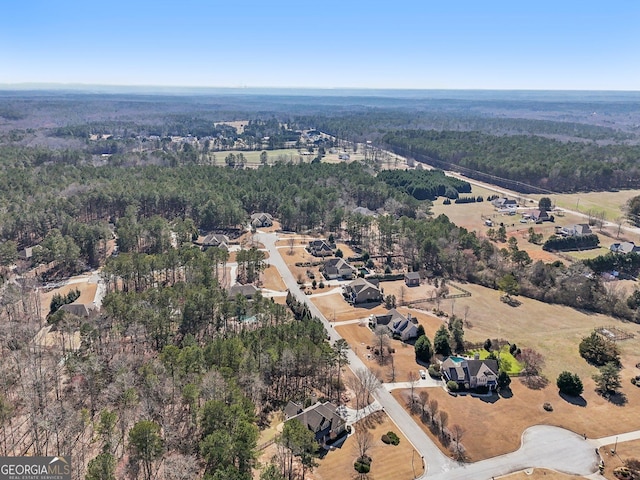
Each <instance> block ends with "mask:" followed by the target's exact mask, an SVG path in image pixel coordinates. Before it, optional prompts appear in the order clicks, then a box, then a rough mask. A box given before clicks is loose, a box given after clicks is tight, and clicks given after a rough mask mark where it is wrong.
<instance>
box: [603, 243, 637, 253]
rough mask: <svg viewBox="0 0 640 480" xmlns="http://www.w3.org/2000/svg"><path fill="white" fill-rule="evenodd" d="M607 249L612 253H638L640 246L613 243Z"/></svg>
mask: <svg viewBox="0 0 640 480" xmlns="http://www.w3.org/2000/svg"><path fill="white" fill-rule="evenodd" d="M609 249H610V250H611V251H612V252H614V253H640V246H637V245H636V244H635V243H633V242H620V243H613V244H611V247H609Z"/></svg>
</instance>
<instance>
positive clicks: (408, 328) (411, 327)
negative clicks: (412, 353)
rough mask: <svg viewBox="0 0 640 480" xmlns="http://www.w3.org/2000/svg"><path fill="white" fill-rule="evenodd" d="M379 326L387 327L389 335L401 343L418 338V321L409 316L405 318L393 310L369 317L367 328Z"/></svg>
mask: <svg viewBox="0 0 640 480" xmlns="http://www.w3.org/2000/svg"><path fill="white" fill-rule="evenodd" d="M380 325H383V326H385V327H387V328H388V329H389V333H390V334H391V335H393V336H397V337H399V338H400V340H402V341H403V342H406V341H407V340H411V339H412V338H416V337H417V336H418V320H417V319H416V318H415V317H412V316H411V314H409V315H408V316H407V317H405V316H404V315H402V314H401V313H400V312H398V311H397V310H396V309H395V308H393V309H391V310H389V311H388V312H387V313H385V314H382V315H371V318H370V319H369V326H371V327H372V328H374V329H375V327H377V326H380Z"/></svg>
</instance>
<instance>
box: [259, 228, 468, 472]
mask: <svg viewBox="0 0 640 480" xmlns="http://www.w3.org/2000/svg"><path fill="white" fill-rule="evenodd" d="M257 236H258V240H259V242H260V243H262V244H263V245H264V246H265V249H266V250H267V251H268V252H269V259H268V261H269V263H270V264H271V265H274V266H275V267H276V269H277V270H278V272H279V273H280V275H281V276H282V280H283V281H284V283H285V285H286V286H287V288H288V289H289V291H290V292H291V294H292V295H293V296H294V297H296V298H297V299H298V301H300V302H305V303H306V304H307V305H308V306H309V310H310V311H311V315H312V316H315V317H318V318H319V319H320V321H322V323H323V324H324V327H325V329H326V330H327V332H328V334H329V339H330V342H331V343H332V344H333V343H334V342H335V341H336V340H339V339H340V338H342V337H341V336H340V335H339V334H338V333H337V332H336V331H335V329H334V328H333V327H332V325H331V324H330V323H329V321H328V320H327V319H326V318H325V317H324V315H323V314H322V312H321V311H320V310H319V309H318V308H317V307H316V306H315V305H314V304H313V302H310V301H309V299H308V298H307V296H306V295H305V294H304V293H303V292H302V291H301V290H300V288H299V287H298V284H297V282H296V279H295V278H293V274H292V273H291V271H290V270H289V268H287V265H286V263H285V262H284V260H283V258H282V256H281V255H280V252H279V251H278V249H277V248H276V245H275V243H276V241H277V239H278V238H277V235H276V234H273V233H261V232H258V234H257ZM347 356H348V359H349V366H350V368H351V369H352V370H353V371H357V370H359V369H361V368H367V366H366V365H365V364H364V363H363V362H362V360H360V358H359V357H358V356H356V354H355V353H354V352H353V350H349V351H348V353H347ZM373 397H374V398H375V400H376V401H377V402H378V403H379V404H380V405H381V407H382V409H383V410H384V411H385V412H386V413H387V415H389V417H390V418H391V420H393V422H394V423H395V424H396V425H397V426H398V428H399V429H400V430H401V431H402V433H403V434H404V435H405V437H407V439H409V441H410V442H411V443H412V444H413V446H414V447H415V449H416V450H417V451H418V453H419V454H420V455H421V456H422V458H423V459H424V460H426V466H425V468H427V469H428V472H429V473H430V474H433V473H443V472H447V471H449V470H451V469H452V468H454V467H455V465H456V463H455V462H453V461H452V460H451V459H450V458H448V457H447V456H445V455H444V454H443V453H442V452H441V451H440V450H439V449H438V447H436V446H435V444H434V443H433V442H432V441H431V439H430V438H429V437H428V436H427V434H426V433H424V431H423V430H422V429H421V428H420V427H419V426H418V425H417V424H416V422H414V421H413V419H412V418H411V416H410V415H409V414H408V413H407V412H406V411H405V409H404V408H403V407H402V406H401V405H400V404H399V403H398V402H397V400H396V399H395V398H394V397H393V396H392V395H391V394H390V393H389V392H388V391H387V390H385V389H384V388H379V389H378V390H376V392H375V393H374V395H373Z"/></svg>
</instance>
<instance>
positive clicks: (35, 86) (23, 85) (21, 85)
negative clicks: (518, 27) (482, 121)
mask: <svg viewBox="0 0 640 480" xmlns="http://www.w3.org/2000/svg"><path fill="white" fill-rule="evenodd" d="M93 88H99V89H135V90H141V89H151V90H161V89H162V90H237V91H242V90H294V91H296V90H297V91H305V90H321V91H327V92H330V91H359V92H375V91H397V92H614V93H640V89H638V90H628V89H615V88H614V89H587V88H575V89H571V88H495V87H494V88H489V87H473V88H471V87H469V88H441V87H434V88H429V87H411V88H409V87H351V86H332V87H327V86H324V87H322V86H303V87H300V86H256V85H251V86H250V85H241V86H228V85H227V86H204V85H160V84H156V85H154V84H103V83H76V82H74V83H61V82H13V83H0V90H15V89H17V90H24V89H30V90H43V91H46V90H65V89H68V90H83V89H93Z"/></svg>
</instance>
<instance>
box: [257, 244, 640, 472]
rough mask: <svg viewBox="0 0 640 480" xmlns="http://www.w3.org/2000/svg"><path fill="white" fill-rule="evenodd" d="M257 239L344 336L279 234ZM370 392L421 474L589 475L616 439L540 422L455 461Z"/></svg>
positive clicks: (386, 396)
mask: <svg viewBox="0 0 640 480" xmlns="http://www.w3.org/2000/svg"><path fill="white" fill-rule="evenodd" d="M258 238H259V241H260V243H262V244H263V245H264V246H265V248H266V250H267V251H268V252H269V263H270V264H271V265H274V266H275V267H276V269H277V270H278V272H280V275H281V276H282V279H283V281H284V283H285V285H286V286H287V288H288V289H289V291H290V292H291V293H292V294H293V295H294V297H296V298H297V299H298V300H299V301H301V302H305V303H306V304H307V305H308V306H309V309H310V311H311V314H312V315H313V316H315V317H317V318H319V319H320V321H322V323H323V324H324V327H325V329H326V330H327V332H328V335H329V339H330V341H331V343H334V342H335V341H336V340H338V339H340V338H342V337H341V336H340V335H339V334H338V333H337V332H336V331H335V329H334V328H333V326H332V325H331V324H330V323H329V322H328V321H327V319H326V318H325V317H324V315H323V314H322V312H320V310H319V309H318V308H317V307H316V306H315V305H314V304H313V302H310V301H309V299H308V298H307V296H306V295H305V294H304V293H303V292H302V291H301V290H300V288H299V287H298V284H297V282H296V280H295V278H293V275H292V273H291V272H290V270H289V269H288V268H287V265H286V263H285V262H284V260H283V258H282V256H281V255H280V253H279V252H278V249H277V248H276V246H275V242H276V241H277V235H276V234H273V233H261V232H258ZM347 356H348V359H349V362H350V365H349V366H350V368H351V369H352V370H353V371H357V370H359V369H361V368H367V366H366V365H365V364H364V363H363V362H362V360H360V358H359V357H358V356H356V354H355V353H354V352H353V351H352V350H349V351H348V353H347ZM420 382H425V386H427V385H426V383H427V382H428V380H420ZM429 386H431V385H429ZM433 386H435V385H433ZM373 397H374V398H375V400H376V402H375V403H376V405H375V406H373V405H372V408H376V409H377V408H378V404H379V405H380V408H381V409H382V410H384V411H385V412H386V413H387V415H388V416H389V418H391V420H392V421H393V422H394V423H395V424H396V425H397V426H398V428H399V429H400V430H401V431H402V433H403V434H404V435H405V437H407V439H408V440H409V441H410V442H411V443H412V444H413V446H414V448H415V449H416V451H417V452H418V453H419V454H420V455H421V457H422V459H423V462H425V473H424V475H423V476H422V477H421V478H427V477H428V478H430V479H442V480H445V479H446V480H456V479H461V480H462V479H464V480H467V479H473V480H489V479H491V478H493V477H497V476H501V475H506V474H508V473H512V472H516V471H520V470H524V469H527V468H534V467H537V468H549V469H552V470H558V471H561V472H566V473H569V474H574V475H583V476H586V475H593V473H594V472H595V471H596V470H597V462H598V461H599V458H598V457H597V456H596V454H595V447H597V446H599V445H600V444H601V443H599V442H607V443H602V444H604V445H606V444H608V443H613V442H611V441H610V439H611V438H614V441H615V437H607V438H606V439H600V440H585V439H584V438H583V437H582V436H580V435H577V434H575V433H573V432H570V431H568V430H565V429H562V428H558V427H552V426H546V425H538V426H534V427H531V428H529V429H527V430H526V431H525V432H524V433H523V435H522V446H521V447H520V449H518V450H517V451H515V452H512V453H509V454H506V455H501V456H498V457H494V458H490V459H487V460H483V461H480V462H476V463H459V462H455V461H454V460H451V459H450V458H448V457H447V456H446V455H444V454H443V453H442V452H441V451H440V450H439V449H438V447H436V445H435V444H434V443H433V442H432V441H431V439H430V438H429V437H428V436H427V434H426V433H425V432H424V431H423V430H422V429H421V428H420V427H419V426H418V424H417V423H416V422H415V421H414V420H413V419H412V418H411V416H410V415H409V414H408V413H407V412H406V410H405V409H404V408H403V407H402V406H401V405H400V404H399V403H398V401H397V400H396V399H395V398H394V397H393V396H392V395H391V393H390V392H389V391H388V389H387V388H379V389H377V390H376V392H375V393H374V395H373ZM635 435H637V437H636V436H635ZM626 436H628V437H629V439H632V438H640V432H631V433H629V434H626ZM621 437H622V436H621ZM625 438H626V437H625ZM593 478H596V477H593Z"/></svg>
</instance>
